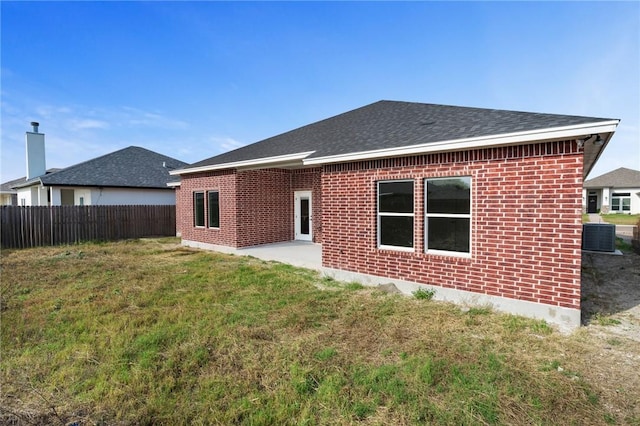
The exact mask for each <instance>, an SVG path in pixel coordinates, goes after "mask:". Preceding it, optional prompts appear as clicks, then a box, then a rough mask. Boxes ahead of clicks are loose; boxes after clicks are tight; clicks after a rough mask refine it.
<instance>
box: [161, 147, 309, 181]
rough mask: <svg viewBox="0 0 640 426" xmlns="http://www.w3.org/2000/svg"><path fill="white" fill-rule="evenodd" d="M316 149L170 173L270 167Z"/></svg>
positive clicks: (306, 154) (171, 172) (290, 160)
mask: <svg viewBox="0 0 640 426" xmlns="http://www.w3.org/2000/svg"><path fill="white" fill-rule="evenodd" d="M314 152H315V151H307V152H298V153H295V154H286V155H277V156H275V157H264V158H254V159H251V160H243V161H234V162H232V163H222V164H212V165H210V166H201V167H194V168H191V169H179V170H172V171H170V172H169V174H170V175H173V176H176V175H184V174H189V173H200V172H210V171H213V170H223V169H236V168H252V167H258V168H260V166H264V167H269V166H273V165H276V164H278V163H285V164H286V163H290V162H292V161H296V160H303V159H304V158H306V157H308V156H309V155H311V154H313V153H314Z"/></svg>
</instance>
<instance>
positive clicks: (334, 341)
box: [0, 240, 640, 425]
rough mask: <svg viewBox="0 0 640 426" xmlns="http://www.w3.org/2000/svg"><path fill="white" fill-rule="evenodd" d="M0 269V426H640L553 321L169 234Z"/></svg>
mask: <svg viewBox="0 0 640 426" xmlns="http://www.w3.org/2000/svg"><path fill="white" fill-rule="evenodd" d="M1 266H2V299H1V301H0V303H1V306H0V308H1V310H2V311H1V312H2V335H1V348H2V358H1V360H0V367H1V368H0V374H1V379H2V392H1V394H0V416H1V417H0V423H3V420H4V422H5V423H8V422H9V420H10V419H15V418H17V419H20V420H22V421H23V422H24V423H25V424H29V423H34V424H68V423H71V422H78V423H80V424H166V425H176V424H246V425H272V424H274V425H276V424H277V425H280V424H285V425H286V424H291V425H299V424H302V425H305V424H307V425H313V424H345V425H347V424H360V423H362V424H381V425H386V424H425V423H426V424H450V425H460V424H467V425H471V424H474V425H475V424H512V425H530V424H604V423H607V422H609V423H610V422H616V421H617V422H620V423H633V422H636V423H637V422H638V421H640V419H639V418H637V417H634V416H635V414H634V413H633V411H632V410H633V408H630V407H632V404H631V403H629V402H628V401H629V400H631V401H637V400H638V399H640V391H639V390H637V389H636V390H635V392H636V393H633V392H634V390H633V389H628V390H625V391H624V392H623V393H621V394H619V395H614V398H613V399H610V400H608V401H607V402H606V403H604V402H603V401H602V400H601V398H602V396H601V395H605V394H606V393H605V392H603V390H602V388H601V383H599V382H598V381H597V380H594V379H589V378H588V377H593V376H591V375H590V374H591V373H592V372H593V371H594V369H596V368H597V364H596V363H595V362H594V361H593V359H592V358H591V357H590V356H588V355H587V354H589V353H591V352H590V351H592V350H593V346H594V345H593V343H592V342H591V341H590V340H589V338H588V336H587V335H585V334H584V333H575V334H573V335H570V336H566V335H562V334H559V333H557V332H555V331H553V329H552V328H550V327H549V326H548V325H547V324H546V323H545V322H543V321H538V320H530V319H525V318H521V317H516V316H510V315H500V314H496V313H493V312H492V311H491V310H489V309H486V308H472V309H470V310H461V309H460V308H459V307H457V306H454V305H451V304H446V303H441V302H435V301H432V300H430V297H420V298H417V297H414V298H408V297H402V296H397V295H389V294H387V293H383V292H381V291H378V290H373V289H364V288H362V286H360V285H357V284H353V283H352V284H348V285H345V284H341V283H337V282H334V281H331V280H329V279H323V278H321V277H319V276H318V275H317V274H316V273H314V272H311V271H308V270H304V269H298V268H294V267H290V266H287V265H283V264H277V263H268V262H263V261H260V260H257V259H254V258H247V257H234V256H229V255H222V254H216V253H209V252H202V251H196V250H191V249H186V248H181V247H177V246H176V245H175V241H173V240H145V241H139V242H120V243H109V244H83V245H78V246H67V247H48V248H38V249H29V250H21V251H18V250H15V251H10V250H4V251H3V252H2V257H1ZM603 377H604V376H603ZM602 380H606V381H607V382H608V383H611V381H614V382H615V380H620V384H619V385H618V384H617V382H615V386H619V388H620V389H623V388H624V382H623V381H624V378H616V377H605V378H603V379H602ZM616 389H617V388H616ZM12 416H13V417H12ZM34 419H35V420H34Z"/></svg>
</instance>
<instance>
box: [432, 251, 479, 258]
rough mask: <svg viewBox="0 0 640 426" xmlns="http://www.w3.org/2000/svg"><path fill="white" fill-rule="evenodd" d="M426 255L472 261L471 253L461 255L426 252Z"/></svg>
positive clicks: (453, 252)
mask: <svg viewBox="0 0 640 426" xmlns="http://www.w3.org/2000/svg"><path fill="white" fill-rule="evenodd" d="M424 254H426V255H430V256H441V257H455V258H458V259H471V253H461V252H457V251H445V250H426V251H425V252H424Z"/></svg>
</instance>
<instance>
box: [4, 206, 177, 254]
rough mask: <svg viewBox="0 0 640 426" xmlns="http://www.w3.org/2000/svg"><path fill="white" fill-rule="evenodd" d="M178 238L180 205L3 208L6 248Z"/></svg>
mask: <svg viewBox="0 0 640 426" xmlns="http://www.w3.org/2000/svg"><path fill="white" fill-rule="evenodd" d="M175 235H176V206H51V207H46V206H45V207H19V206H2V207H0V244H1V245H2V247H4V248H26V247H36V246H46V245H57V244H74V243H78V242H81V241H92V240H99V241H113V240H122V239H128V238H141V237H152V236H153V237H156V236H157V237H160V236H175Z"/></svg>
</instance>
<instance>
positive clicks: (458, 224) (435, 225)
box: [427, 217, 470, 253]
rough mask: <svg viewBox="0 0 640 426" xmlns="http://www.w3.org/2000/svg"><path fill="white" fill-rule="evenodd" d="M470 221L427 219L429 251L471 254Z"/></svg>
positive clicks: (449, 218) (441, 218)
mask: <svg viewBox="0 0 640 426" xmlns="http://www.w3.org/2000/svg"><path fill="white" fill-rule="evenodd" d="M469 223H470V220H469V219H462V218H460V219H458V218H452V217H430V218H427V235H428V241H427V249H428V250H446V251H457V252H463V253H469V235H470V234H469Z"/></svg>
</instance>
